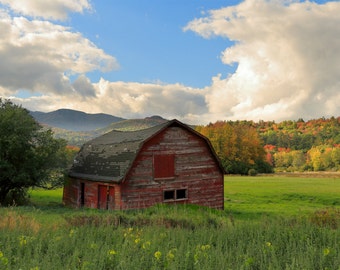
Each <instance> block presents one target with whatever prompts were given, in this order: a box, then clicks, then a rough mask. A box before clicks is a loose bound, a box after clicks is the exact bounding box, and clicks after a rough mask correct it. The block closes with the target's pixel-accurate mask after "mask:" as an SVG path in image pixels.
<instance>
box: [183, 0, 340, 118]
mask: <svg viewBox="0 0 340 270" xmlns="http://www.w3.org/2000/svg"><path fill="white" fill-rule="evenodd" d="M339 14H340V3H339V2H329V3H326V4H323V5H318V4H316V3H312V2H302V3H299V2H291V1H265V0H246V1H244V2H243V3H241V4H239V5H238V6H234V7H227V8H223V9H220V10H214V11H210V13H209V16H207V17H204V18H200V19H195V20H193V21H191V22H190V23H189V24H188V25H187V26H186V28H185V30H192V31H194V32H196V33H198V34H200V35H202V36H203V37H205V38H210V37H213V36H222V37H227V38H229V39H230V40H233V41H235V44H234V45H233V46H232V47H230V48H227V49H226V50H225V51H224V52H223V54H222V57H221V59H222V61H223V62H224V63H225V64H232V63H237V64H238V67H237V69H236V71H235V73H234V74H231V75H230V76H229V77H228V78H225V79H222V78H221V77H216V78H214V80H213V84H212V85H211V87H210V89H209V94H208V95H207V96H206V101H207V104H208V107H209V111H210V113H211V117H218V118H223V119H224V118H226V117H228V118H233V119H244V118H248V119H254V120H256V119H276V120H282V119H291V118H299V117H306V118H314V117H321V116H331V115H338V114H339V106H337V104H340V103H339V99H340V91H339V90H340V89H339V86H340V85H339V81H340V80H339V78H340V68H339V63H340V51H339V47H340V28H339V25H340V16H339Z"/></svg>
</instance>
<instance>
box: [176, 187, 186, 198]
mask: <svg viewBox="0 0 340 270" xmlns="http://www.w3.org/2000/svg"><path fill="white" fill-rule="evenodd" d="M186 198H187V190H186V189H178V190H176V200H181V199H186Z"/></svg>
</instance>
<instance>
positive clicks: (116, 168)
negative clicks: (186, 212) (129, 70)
mask: <svg viewBox="0 0 340 270" xmlns="http://www.w3.org/2000/svg"><path fill="white" fill-rule="evenodd" d="M172 125H177V126H178V125H179V126H181V127H183V128H185V129H187V130H189V131H190V132H193V133H195V134H196V135H198V136H200V137H202V138H203V139H204V140H206V141H207V143H208V145H209V147H210V148H211V150H212V153H213V155H214V156H215V158H216V160H217V162H218V164H219V166H220V168H221V170H222V171H223V168H222V166H221V164H220V162H219V160H218V158H217V157H216V154H215V152H214V150H213V149H212V146H211V144H210V142H209V140H208V139H207V138H206V137H204V136H202V135H201V134H199V133H198V132H196V131H195V130H193V129H192V128H190V127H188V126H187V125H185V124H183V123H181V122H180V121H178V120H176V119H174V120H171V121H167V122H165V123H163V124H160V125H157V126H154V127H151V128H147V129H142V130H137V131H118V130H112V131H111V132H108V133H106V134H104V135H102V136H100V137H98V138H95V139H93V140H91V141H88V142H87V143H85V144H84V145H83V146H82V148H81V149H80V151H79V153H78V155H77V156H76V158H75V160H74V163H73V166H72V168H71V169H70V171H69V176H71V177H75V178H81V179H86V180H93V181H103V182H116V183H119V182H121V181H122V180H123V179H124V177H125V175H126V174H127V172H128V171H129V169H130V168H131V166H132V164H133V161H134V160H135V159H136V157H137V155H138V153H139V151H140V150H141V148H142V146H143V145H144V143H145V142H147V141H148V140H150V139H151V138H153V137H154V136H156V135H157V134H159V133H160V132H161V131H163V130H164V129H166V128H167V127H169V126H172Z"/></svg>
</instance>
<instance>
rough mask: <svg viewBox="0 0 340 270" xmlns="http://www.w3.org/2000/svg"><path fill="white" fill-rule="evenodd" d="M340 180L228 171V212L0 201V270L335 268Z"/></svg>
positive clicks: (38, 195)
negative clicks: (231, 173)
mask: <svg viewBox="0 0 340 270" xmlns="http://www.w3.org/2000/svg"><path fill="white" fill-rule="evenodd" d="M339 194H340V179H339V178H337V177H326V178H325V177H322V178H321V177H319V178H316V177H313V178H300V177H283V176H270V177H268V176H263V177H262V176H257V177H235V176H226V178H225V210H212V209H207V208H202V207H197V206H190V205H188V206H170V205H157V206H155V207H152V208H149V209H146V210H139V211H113V212H108V211H99V210H93V209H92V210H89V209H78V210H74V209H68V208H64V207H63V206H62V204H61V196H62V190H61V189H59V190H55V191H43V190H32V191H30V198H31V201H32V206H26V207H8V208H0V216H1V218H0V269H24V270H26V269H28V270H32V269H34V270H38V269H340V267H339V266H340V245H339V243H340V201H339Z"/></svg>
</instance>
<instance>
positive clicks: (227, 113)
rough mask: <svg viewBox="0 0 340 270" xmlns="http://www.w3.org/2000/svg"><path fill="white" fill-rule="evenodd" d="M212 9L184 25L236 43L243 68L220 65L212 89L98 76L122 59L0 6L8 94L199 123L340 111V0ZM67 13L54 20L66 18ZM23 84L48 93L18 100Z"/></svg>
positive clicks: (29, 103) (52, 105) (33, 105)
mask: <svg viewBox="0 0 340 270" xmlns="http://www.w3.org/2000/svg"><path fill="white" fill-rule="evenodd" d="M11 2H14V1H11ZM27 2H29V3H31V4H32V3H40V4H41V3H45V1H40V2H39V1H38V0H36V1H33V0H31V1H27ZM46 2H48V1H46ZM69 2H70V3H76V4H77V3H78V4H79V7H80V8H76V7H75V6H74V7H72V6H67V5H66V4H65V3H69ZM0 3H10V1H7V2H6V1H5V0H0ZM56 3H57V4H58V3H59V4H60V5H59V7H62V8H61V9H62V10H64V11H75V12H82V11H83V10H85V9H89V8H90V7H87V5H88V3H89V1H66V0H65V1H62V0H60V1H56ZM31 4H28V5H29V6H31V7H32V6H33V4H32V5H31ZM63 4H64V6H63ZM41 5H42V4H41ZM11 7H12V8H13V9H15V5H14V4H13V5H12V4H11ZM35 10H39V9H35ZM17 12H20V13H21V14H26V13H25V12H24V11H19V10H18V11H17ZM36 12H38V11H36ZM61 14H62V13H61ZM64 14H66V13H64ZM205 14H207V15H204V17H202V18H198V19H195V20H193V21H191V22H189V23H188V25H187V26H186V27H185V30H186V31H194V32H196V33H197V34H199V35H201V36H202V37H204V38H207V39H208V38H213V37H214V36H221V37H224V38H227V39H229V40H232V41H234V44H233V45H231V46H230V45H228V46H229V47H227V48H226V49H225V50H224V51H223V52H221V61H222V62H223V63H224V64H226V65H230V64H236V70H235V72H234V73H232V74H223V71H222V70H221V74H216V76H214V77H213V78H212V82H211V85H210V86H208V87H205V88H204V89H197V88H191V87H188V86H184V85H181V84H164V83H161V82H154V83H138V82H121V81H117V82H112V81H108V80H105V79H100V80H99V81H98V82H91V81H90V79H89V78H88V77H87V76H86V73H87V72H90V71H93V70H101V71H108V70H111V69H114V68H118V62H117V60H116V59H115V58H114V57H113V56H110V55H107V54H106V53H105V52H104V51H103V50H101V49H100V48H98V47H97V46H96V45H95V44H93V43H92V42H91V41H89V40H88V39H86V38H84V37H83V36H82V34H81V33H74V32H72V31H71V29H70V28H68V27H65V26H61V25H57V24H54V23H52V22H50V21H44V20H37V19H35V20H31V19H29V18H25V17H13V16H11V15H9V13H7V11H5V10H1V8H0V28H1V29H2V30H1V31H0V59H1V61H0V96H1V95H2V96H7V97H8V96H11V98H12V100H13V101H14V102H17V103H21V104H22V105H23V106H24V107H27V108H28V109H31V110H40V111H52V110H56V109H59V108H70V109H76V110H83V111H86V112H89V113H97V112H104V113H109V114H113V115H117V116H121V117H124V118H137V117H145V116H150V115H155V114H159V115H162V116H163V117H166V118H169V119H171V118H178V119H180V120H182V121H185V122H188V123H193V124H195V123H201V124H204V123H208V122H210V121H211V122H214V121H216V120H223V119H231V120H236V119H253V120H259V119H263V120H276V121H280V120H284V119H298V118H301V117H302V118H305V119H310V118H318V117H321V116H326V117H327V116H333V115H334V116H338V115H339V106H338V104H340V91H339V89H340V80H339V78H340V68H339V63H340V51H339V48H340V28H339V27H338V26H339V25H340V16H339V14H340V3H339V2H328V3H325V4H322V5H319V4H316V3H312V2H294V1H276V0H269V1H268V0H245V1H244V2H242V3H241V4H239V5H237V6H232V7H226V8H221V9H219V10H212V11H210V12H209V13H205ZM31 16H35V17H39V18H42V15H39V14H38V13H36V14H35V15H34V14H33V12H31ZM49 16H50V15H49ZM58 16H59V17H58ZM58 16H57V15H55V17H53V18H59V19H62V18H63V16H62V15H58ZM50 17H51V16H50ZM50 17H49V18H50ZM193 46H194V45H193ZM74 78H76V79H74ZM21 89H27V90H30V91H33V92H36V93H39V95H36V96H31V97H27V98H19V97H17V96H16V93H17V91H18V90H21Z"/></svg>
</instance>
